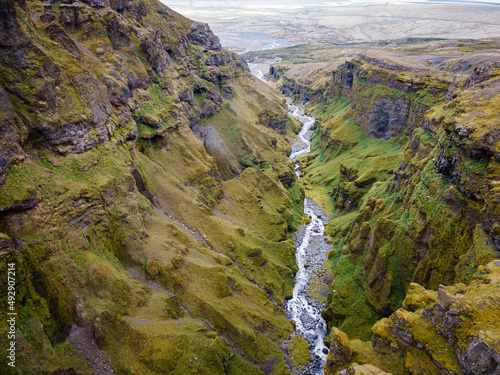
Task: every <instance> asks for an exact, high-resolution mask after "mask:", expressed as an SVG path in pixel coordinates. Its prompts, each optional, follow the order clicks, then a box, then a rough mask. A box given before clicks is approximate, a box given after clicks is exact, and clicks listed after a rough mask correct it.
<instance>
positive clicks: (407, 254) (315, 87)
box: [273, 54, 500, 374]
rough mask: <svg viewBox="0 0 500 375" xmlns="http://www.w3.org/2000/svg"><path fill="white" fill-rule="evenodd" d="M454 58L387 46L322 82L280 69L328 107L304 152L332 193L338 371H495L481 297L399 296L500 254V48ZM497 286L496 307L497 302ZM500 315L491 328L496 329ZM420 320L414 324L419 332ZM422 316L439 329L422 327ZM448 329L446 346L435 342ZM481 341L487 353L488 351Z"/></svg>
mask: <svg viewBox="0 0 500 375" xmlns="http://www.w3.org/2000/svg"><path fill="white" fill-rule="evenodd" d="M476 55H477V54H476ZM476 55H474V56H471V59H477V58H478V57H477V56H476ZM467 58H468V57H467V56H465V57H462V59H461V61H463V60H464V59H467ZM448 64H449V65H448V66H449V67H453V66H454V65H453V64H455V61H454V60H450V61H449V62H448ZM449 71H453V69H452V68H450V69H446V71H443V70H441V69H439V68H435V67H432V66H431V65H427V64H425V63H424V64H423V63H420V62H414V61H410V60H404V59H401V58H394V57H388V56H383V55H381V54H379V55H361V56H359V57H357V58H355V59H353V60H351V61H348V62H345V63H343V64H340V65H339V66H338V67H337V68H336V69H334V70H333V71H330V72H327V73H325V77H326V78H325V79H324V81H323V83H322V85H319V84H318V83H312V84H310V85H308V84H307V82H306V81H307V80H306V79H305V78H303V77H302V78H298V77H294V76H287V68H286V66H281V67H278V68H277V69H276V68H275V69H274V70H273V72H274V73H275V74H277V73H276V72H280V73H279V74H278V77H277V78H279V81H278V84H280V85H283V86H286V87H285V91H286V90H290V93H292V94H294V95H295V98H296V99H297V100H304V99H305V100H308V101H311V103H310V109H311V111H313V113H315V114H316V115H317V117H318V124H319V126H318V128H317V130H316V132H315V133H314V134H313V143H312V144H313V146H315V147H313V152H312V154H311V155H309V156H306V157H303V158H302V159H301V163H302V166H303V167H304V168H305V177H304V179H305V184H306V189H308V190H309V192H310V194H312V195H314V196H316V197H319V198H318V199H321V198H320V197H321V196H325V194H326V195H329V197H330V202H328V201H327V200H324V202H325V205H326V206H327V207H331V209H332V210H333V215H332V216H333V219H332V220H331V221H330V225H329V227H328V229H327V232H328V234H329V235H330V236H331V237H332V241H333V244H334V249H333V250H332V251H331V252H330V253H329V258H330V264H331V268H332V271H333V273H334V279H333V282H332V285H331V292H330V294H329V296H328V304H329V306H328V308H327V309H326V310H324V316H325V318H326V319H327V321H328V323H329V324H330V326H333V327H338V328H334V331H333V333H332V354H331V356H332V357H331V361H330V365H329V366H330V370H329V371H330V373H339V371H340V373H356V374H357V373H365V372H363V371H369V368H368V367H366V368H361V367H360V365H366V366H368V365H369V364H373V365H376V366H378V367H379V368H380V369H382V370H384V371H388V372H392V373H397V374H407V373H409V374H417V373H436V374H437V373H450V374H462V373H463V374H469V373H474V374H476V373H477V374H479V373H489V372H488V371H493V372H492V373H495V372H494V371H497V370H496V369H497V367H498V361H497V359H496V358H497V357H498V350H497V349H498V348H497V349H491V351H490V348H491V345H493V344H491V342H488V344H487V345H486V346H487V348H486V346H485V345H483V343H480V341H481V340H482V337H483V336H481V335H482V333H480V332H478V331H474V332H473V329H472V326H471V324H472V325H474V324H480V323H476V318H477V316H478V315H477V314H481V313H482V307H479V306H480V305H481V303H482V302H479V299H478V301H477V304H476V305H474V306H475V307H471V309H470V310H468V311H469V313H467V314H469V315H467V314H465V315H466V316H467V319H469V318H470V319H472V321H473V322H474V323H471V322H470V321H469V320H467V319H466V318H465V317H464V316H465V315H464V316H462V315H460V314H461V313H457V314H455V313H454V312H453V313H450V314H451V315H446V313H445V312H439V313H438V312H436V313H435V311H437V310H439V308H438V307H435V306H434V305H429V304H430V303H431V302H432V301H434V303H435V302H436V301H435V297H433V298H434V299H432V298H431V297H429V298H430V299H429V300H428V301H427V300H426V301H427V302H425V304H424V303H423V304H422V306H421V307H423V306H424V305H425V306H428V309H427V310H424V312H422V313H421V314H420V312H418V313H415V309H413V310H411V309H410V310H411V314H409V313H407V312H405V311H401V310H398V308H400V307H401V304H402V302H403V300H404V299H405V296H406V298H407V300H408V299H411V298H413V297H411V293H412V292H411V291H412V290H413V289H414V288H417V286H415V285H417V284H419V285H422V286H423V287H425V288H428V289H431V290H438V288H441V287H440V285H441V284H443V285H454V284H455V285H463V284H460V283H467V282H469V281H471V280H472V279H473V277H474V275H475V273H476V270H477V269H478V267H479V266H482V265H486V264H488V262H490V261H491V260H493V259H495V258H498V256H499V253H498V251H499V250H500V248H499V247H498V233H497V227H498V225H499V219H498V208H497V207H498V199H499V195H498V189H497V185H498V181H499V180H500V177H499V176H500V170H499V165H500V164H499V162H500V159H499V155H498V147H499V137H498V135H499V133H498V126H499V123H498V118H499V109H498V105H497V102H498V100H499V90H498V88H499V86H498V82H499V81H498V78H499V74H500V70H499V67H498V64H496V63H495V62H494V61H493V62H486V63H482V64H479V65H476V66H473V69H472V72H471V73H469V74H464V72H462V71H460V70H458V71H456V72H455V73H449ZM299 79H300V80H301V82H299ZM321 86H322V91H321ZM488 267H490V268H491V270H494V269H495V267H494V266H493V265H491V266H488ZM492 272H493V271H492ZM495 272H496V271H495ZM412 283H416V284H412ZM481 283H482V282H479V284H481ZM484 283H485V284H487V283H489V281H484ZM412 288H413V289H412ZM418 288H421V287H420V286H418ZM471 288H472V287H471ZM407 292H408V293H409V294H407ZM464 293H465V292H464ZM470 293H472V291H471V292H470ZM485 293H486V292H485ZM424 294H425V293H424ZM425 295H427V294H425ZM472 295H474V294H473V293H472V294H471V297H470V298H473V297H472ZM419 298H420V297H419ZM422 298H423V297H422ZM481 298H488V297H487V293H486V294H484V295H483V297H481ZM491 298H492V302H491V303H492V305H491V306H492V307H491V308H492V310H491V314H494V313H495V314H497V315H498V305H497V304H498V300H497V299H496V297H495V296H493V295H492V297H491ZM405 303H406V302H405ZM432 306H434V307H432ZM440 306H441V305H440ZM495 306H496V307H495ZM403 308H404V309H406V308H405V304H403ZM419 308H420V307H419ZM447 308H448V307H446V308H445V310H446V309H447ZM432 309H434V310H432ZM407 310H408V309H407ZM431 310H432V311H434V312H431ZM460 311H462V310H460ZM405 314H407V315H405ZM412 314H414V315H412ZM433 314H434V315H436V314H437V315H439V318H436V317H435V316H434V315H433ZM443 314H445V315H443ZM453 314H455V315H453ZM470 314H472V315H474V314H476V315H474V316H473V317H472V316H471V315H470ZM410 315H411V317H410ZM458 315H460V318H457V319H455V318H454V316H458ZM389 316H390V318H389V319H384V320H380V319H382V318H384V317H389ZM439 319H441V320H439ZM454 319H455V320H454ZM477 319H479V318H477ZM375 323H376V325H375V326H374V327H373V328H371V327H372V325H373V324H375ZM447 324H451V325H452V326H453V327H451V326H449V327H448V326H446V325H447ZM497 325H498V324H497V323H492V326H491V327H492V328H491V329H492V330H491V331H489V332H490V333H491V335H492V336H491V337H494V339H492V340H493V341H495V340H497V339H498V337H497V335H496V333H495V332H496V330H497V329H498V327H497ZM445 326H446V327H447V328H444V327H445ZM408 327H413V328H414V329H415V331H414V332H413V331H412V332H410V334H408V332H407V330H410V331H411V329H410V328H408ZM417 327H418V328H417ZM413 328H412V329H413ZM339 329H340V330H339ZM405 329H406V331H405ZM418 330H422V331H423V332H424V333H422V335H428V336H426V338H423V337H420V336H419V338H417V336H418V335H419V334H417V333H416V332H417V331H418ZM341 331H343V332H345V333H347V334H348V336H349V337H347V336H345V334H343V333H342V332H341ZM445 331H446V332H445ZM342 335H344V336H342ZM372 335H373V336H372ZM390 335H396V336H398V337H397V338H395V337H393V336H390ZM415 335H417V336H415ZM389 336H390V337H392V338H389ZM349 338H351V339H353V338H357V339H361V340H364V341H367V340H369V339H370V338H372V343H373V349H370V350H375V352H376V353H377V354H376V355H375V354H373V356H372V354H366V353H368V352H367V351H366V350H368V349H366V348H371V347H372V345H371V343H364V344H363V345H364V346H363V345H361V342H359V343H358V342H357V344H356V345H357V346H356V345H354V346H353V345H351V344H349V345H347V344H346V345H347V346H346V345H344V344H339V345H337V344H335V345H336V346H335V345H334V341H335V340H337V341H338V342H340V343H342V342H344V343H346V342H348V341H349ZM346 340H347V341H346ZM425 340H428V341H426V342H425V343H424V341H425ZM441 341H442V343H443V345H445V344H446V346H441V347H439V348H431V347H430V346H431V342H441ZM493 341H492V342H493ZM495 342H496V341H495ZM476 344H477V345H476ZM360 345H361V346H360ZM433 345H434V344H433ZM476 346H477V347H478V348H479V347H481V348H483V349H484V350H486V352H487V353H489V354H484V356H485V357H484V358H483V357H482V356H480V355H479V354H478V353H476V352H475V349H474V348H475V347H476ZM493 346H494V345H493ZM349 348H351V349H349ZM363 348H364V349H363ZM365 349H366V350H365ZM444 349H446V350H444ZM361 350H363V351H364V353H365V354H366V356H364V355H365V354H359V353H361ZM478 350H479V349H478ZM481 350H482V349H481ZM447 351H448V352H447ZM335 353H337V354H335ZM381 353H383V354H381ZM358 354H359V355H360V356H361V357H362V358H361V357H356V355H358ZM378 355H382V356H383V359H381V358H380V357H377V356H378ZM335 356H337V357H335ZM363 356H364V357H363ZM384 356H385V357H384ZM439 356H442V358H438V357H439ZM466 357H467V358H468V359H466ZM480 357H481V358H480ZM486 357H487V358H486ZM376 358H379V359H376ZM429 358H430V359H429ZM420 362H421V363H420ZM354 363H357V365H354ZM384 363H385V364H386V365H383V364H384ZM390 363H401V366H400V367H397V368H396V367H391V365H390ZM358 365H359V366H358ZM348 368H349V370H348ZM342 371H344V372H342ZM346 371H348V372H346Z"/></svg>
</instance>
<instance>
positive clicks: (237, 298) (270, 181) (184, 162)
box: [0, 0, 303, 374]
mask: <svg viewBox="0 0 500 375" xmlns="http://www.w3.org/2000/svg"><path fill="white" fill-rule="evenodd" d="M0 21H1V22H0V35H1V37H0V40H1V42H0V43H1V48H0V71H1V74H0V107H1V118H0V121H1V123H2V126H1V127H0V129H1V130H0V131H1V132H2V135H1V137H0V179H1V181H0V183H1V185H0V189H1V190H0V231H1V234H0V250H1V253H0V254H1V255H0V256H1V257H2V258H1V259H2V262H1V267H2V274H6V270H7V265H8V264H12V263H14V264H15V268H16V304H15V311H16V312H17V313H18V315H17V339H16V345H17V359H16V367H15V368H9V367H7V364H6V363H5V361H6V358H5V357H2V358H1V359H0V366H1V367H2V368H3V369H9V371H10V372H11V373H16V374H56V373H57V374H61V373H71V374H75V373H76V374H89V373H93V371H95V372H97V373H99V374H102V373H106V374H107V373H110V371H112V370H110V368H112V369H113V371H114V372H115V373H133V374H153V373H154V374H160V373H172V374H175V373H178V374H186V373H191V372H196V373H205V374H217V373H227V374H238V373H251V374H260V373H289V372H290V371H291V370H290V369H289V368H288V367H287V364H286V363H285V359H284V358H285V354H288V351H287V350H285V349H284V350H282V349H280V345H281V343H282V342H283V341H284V340H285V339H286V338H287V337H288V336H289V334H290V333H291V332H292V330H293V327H292V325H291V323H290V322H289V321H288V320H287V319H286V316H285V313H284V310H283V304H284V298H285V297H286V296H288V295H290V293H291V290H292V286H293V275H294V272H295V270H296V264H295V260H294V247H293V239H292V238H291V237H290V236H289V231H290V230H291V229H292V227H294V225H296V221H297V212H300V209H298V208H297V202H300V196H301V194H303V193H301V190H300V187H299V186H298V185H296V186H294V187H293V188H292V185H293V183H294V180H295V174H294V173H293V165H292V163H291V161H290V160H289V159H288V158H287V155H288V154H289V152H290V146H289V144H288V143H287V142H286V141H285V140H284V139H283V137H282V136H281V135H280V134H284V133H285V127H286V124H287V117H286V107H285V105H284V104H283V103H282V101H281V100H278V98H277V97H276V95H275V94H274V93H273V92H271V91H270V90H269V89H266V87H265V86H263V85H262V84H260V83H259V82H257V81H256V80H255V79H254V78H253V77H252V76H251V75H250V74H249V72H248V71H247V70H246V68H245V66H244V64H243V63H242V62H241V61H239V60H238V59H236V56H235V55H233V54H231V53H228V52H226V51H224V50H222V48H221V46H220V43H219V41H218V39H217V38H216V37H215V36H214V35H213V34H212V33H211V31H210V30H209V28H208V26H207V25H204V24H200V23H196V22H192V21H191V20H188V19H186V18H184V17H182V16H181V15H179V14H177V13H175V12H173V11H172V10H170V9H168V8H166V7H165V6H163V5H162V4H160V3H159V2H157V1H155V0H141V1H130V0H129V1H101V0H96V1H94V0H92V1H83V2H76V1H75V2H73V1H63V2H51V3H50V4H49V3H46V2H41V1H29V2H24V1H8V2H2V3H1V4H0ZM287 189H288V190H290V192H291V194H292V197H294V199H293V200H292V199H291V195H290V192H289V191H287ZM297 197H298V199H297ZM294 216H295V217H294ZM294 220H295V222H294ZM1 283H2V284H1V285H2V290H4V291H5V290H6V288H7V281H6V280H4V279H3V278H2V280H1ZM2 295H4V296H5V295H6V293H2ZM7 307H8V305H7V299H4V298H2V300H1V302H0V309H1V310H2V311H7ZM0 327H1V328H0V331H1V332H2V334H1V337H2V340H6V339H7V335H6V332H7V329H8V326H7V323H6V321H5V320H4V321H3V322H2V323H0ZM79 327H81V328H79ZM94 338H95V341H96V343H97V346H95V343H94V342H93V340H94ZM68 340H69V343H71V344H73V345H70V344H69V343H68ZM4 344H5V345H6V342H5V341H2V345H4ZM75 348H76V349H75ZM89 348H93V349H92V350H90V349H89ZM101 350H104V351H105V352H101ZM292 351H293V350H292ZM96 353H98V355H96ZM95 357H97V359H96V358H95ZM108 357H109V359H106V358H108Z"/></svg>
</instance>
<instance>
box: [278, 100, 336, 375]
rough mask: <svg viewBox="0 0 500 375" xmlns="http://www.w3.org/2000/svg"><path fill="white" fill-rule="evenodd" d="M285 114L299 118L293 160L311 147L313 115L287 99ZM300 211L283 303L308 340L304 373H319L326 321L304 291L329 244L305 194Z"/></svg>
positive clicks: (320, 219)
mask: <svg viewBox="0 0 500 375" xmlns="http://www.w3.org/2000/svg"><path fill="white" fill-rule="evenodd" d="M288 110H289V112H288V113H289V115H291V116H295V117H298V119H299V120H300V121H301V122H302V124H303V125H302V128H301V129H300V132H299V134H298V138H299V139H298V140H297V141H295V142H293V143H292V154H291V155H290V159H292V160H294V161H295V160H296V159H297V158H298V157H299V156H301V155H304V154H307V153H308V152H310V149H311V133H312V131H311V128H312V127H313V125H314V122H315V119H314V117H311V116H307V115H305V114H304V112H303V111H302V110H301V109H300V108H299V107H298V106H296V105H294V104H290V103H288ZM298 167H299V164H298V163H296V164H295V172H296V173H297V177H299V178H300V170H299V168H298ZM304 214H305V215H307V216H309V218H310V222H309V223H308V224H306V225H304V226H302V228H301V229H300V230H299V231H298V232H297V234H296V238H295V258H296V261H297V265H298V266H299V271H298V272H297V274H296V275H295V286H294V288H293V297H292V299H290V300H289V301H287V303H286V313H287V317H288V319H290V320H293V321H295V330H296V331H297V332H299V333H300V334H302V336H304V338H305V339H306V340H307V341H308V342H309V347H310V348H311V355H312V357H313V362H312V364H311V366H310V367H309V368H307V369H306V370H305V371H304V373H305V374H312V373H314V374H318V375H319V374H321V375H322V374H323V366H324V365H325V362H326V355H327V353H328V348H327V347H326V346H325V344H324V343H323V340H324V338H325V336H326V335H327V333H328V332H327V326H326V322H325V320H324V319H323V317H322V316H321V309H323V308H324V307H325V306H324V304H323V303H321V302H319V301H316V300H314V299H313V298H311V297H309V296H308V295H307V289H308V288H309V286H310V278H311V276H312V275H313V272H315V271H317V270H319V269H321V266H322V265H323V263H324V262H325V261H326V260H327V257H326V252H327V250H328V248H329V246H328V244H327V242H326V237H325V235H324V233H323V232H324V230H325V223H326V222H327V216H326V215H325V214H324V213H323V212H322V211H321V209H320V208H319V207H318V206H317V205H316V204H315V203H314V202H313V201H312V200H311V199H309V198H308V197H307V196H306V198H305V199H304Z"/></svg>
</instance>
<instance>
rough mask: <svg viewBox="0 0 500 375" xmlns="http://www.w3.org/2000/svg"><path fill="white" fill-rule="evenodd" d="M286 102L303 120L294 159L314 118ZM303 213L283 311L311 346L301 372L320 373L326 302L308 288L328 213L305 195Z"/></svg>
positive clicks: (321, 256)
mask: <svg viewBox="0 0 500 375" xmlns="http://www.w3.org/2000/svg"><path fill="white" fill-rule="evenodd" d="M257 65H258V64H248V66H249V68H250V71H251V72H252V73H253V74H254V75H255V76H256V77H257V78H259V79H261V80H263V81H265V77H264V75H263V74H262V71H261V70H260V69H258V66H257ZM287 105H288V114H289V115H290V116H293V117H297V118H298V119H299V120H300V122H302V128H301V129H300V132H299V134H297V136H298V140H296V141H295V142H293V143H292V153H291V155H290V159H292V160H293V161H296V159H297V158H298V157H299V156H301V155H304V154H307V153H308V152H310V151H311V134H312V130H311V129H312V127H313V126H314V122H315V121H316V120H315V118H314V117H312V116H307V115H306V114H305V113H304V111H303V110H302V109H301V108H300V107H299V106H297V105H294V104H291V103H289V102H288V101H287ZM295 173H296V174H297V177H298V178H300V173H301V172H300V169H299V163H295ZM304 214H305V215H307V216H309V218H310V222H309V223H308V224H306V225H303V226H302V227H301V228H300V229H299V230H298V231H297V232H296V234H295V258H296V261H297V265H298V266H299V271H298V272H297V274H296V275H295V286H294V288H293V297H292V298H291V299H290V300H288V301H287V302H286V314H287V317H288V319H290V320H293V321H295V330H296V331H297V332H299V333H300V334H301V335H302V336H303V337H304V338H305V339H306V340H307V341H308V343H309V348H310V350H311V356H312V362H311V363H309V364H308V365H307V366H306V368H305V369H304V370H303V372H302V374H303V375H311V374H315V375H323V374H324V371H323V366H324V365H325V362H326V356H327V353H328V348H327V347H326V346H325V344H324V342H323V340H324V338H325V337H326V335H327V333H328V330H327V325H326V322H325V320H324V319H323V317H322V316H321V310H322V309H323V308H324V307H325V305H324V303H322V302H319V301H317V300H315V299H313V298H311V297H310V296H308V295H307V289H308V288H309V286H310V279H311V276H312V275H313V273H315V272H316V273H317V272H318V271H320V270H321V268H322V265H323V263H325V262H326V260H327V256H326V253H327V251H328V250H329V248H330V246H329V245H328V243H327V242H326V237H325V235H324V230H325V224H326V223H327V222H328V216H327V215H325V214H324V212H323V211H322V210H321V209H320V208H319V207H318V206H317V205H316V204H315V203H314V202H313V201H312V200H311V199H309V198H308V197H307V196H306V197H305V199H304ZM320 272H321V271H320Z"/></svg>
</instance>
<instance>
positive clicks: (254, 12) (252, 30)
mask: <svg viewBox="0 0 500 375" xmlns="http://www.w3.org/2000/svg"><path fill="white" fill-rule="evenodd" d="M163 2H164V3H165V4H166V5H167V6H169V7H171V8H172V9H174V10H176V11H178V12H180V13H182V14H184V15H186V16H187V17H190V18H191V19H193V20H196V21H201V22H206V23H208V24H209V25H210V27H211V28H212V30H213V31H214V32H215V33H216V35H217V36H219V38H220V39H221V42H222V45H223V46H224V47H225V48H227V49H230V50H233V51H235V52H248V51H256V50H262V49H269V48H278V47H287V46H291V45H296V44H303V43H314V44H316V45H321V46H322V47H324V48H328V47H329V46H335V45H339V44H345V43H370V42H380V41H386V42H390V41H393V40H399V39H402V38H442V39H487V38H495V37H500V2H497V1H489V2H486V1H484V2H481V1H478V2H466V1H462V2H460V1H439V2H438V1H392V2H390V1H384V2H382V1H364V2H360V1H336V2H332V1H321V0H319V1H318V0H317V1H313V2H307V3H306V2H304V1H297V0H289V1H278V0H269V1H252V2H246V1H237V0H232V1H209V0H200V1H189V0H173V1H167V0H163Z"/></svg>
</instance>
